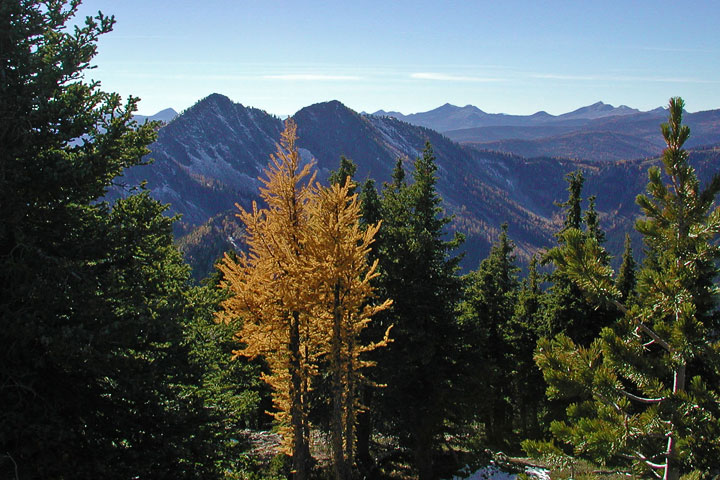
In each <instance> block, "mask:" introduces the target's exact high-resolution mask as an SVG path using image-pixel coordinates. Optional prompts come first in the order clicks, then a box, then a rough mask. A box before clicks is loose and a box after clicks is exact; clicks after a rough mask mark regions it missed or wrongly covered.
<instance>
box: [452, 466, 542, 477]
mask: <svg viewBox="0 0 720 480" xmlns="http://www.w3.org/2000/svg"><path fill="white" fill-rule="evenodd" d="M525 474H527V475H529V476H530V477H534V478H537V479H538V480H550V474H549V472H548V471H547V470H545V469H542V468H538V467H527V468H526V469H525ZM516 478H517V475H515V474H514V473H507V472H503V471H502V470H500V469H499V468H498V467H496V466H495V465H488V466H487V467H483V468H481V469H480V470H478V471H476V472H474V473H472V474H470V475H469V476H460V477H458V476H455V477H453V478H452V480H515V479H516Z"/></svg>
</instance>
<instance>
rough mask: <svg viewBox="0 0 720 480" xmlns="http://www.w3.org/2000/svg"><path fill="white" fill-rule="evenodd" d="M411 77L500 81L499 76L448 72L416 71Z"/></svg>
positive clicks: (458, 80) (442, 79)
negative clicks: (475, 75) (452, 73)
mask: <svg viewBox="0 0 720 480" xmlns="http://www.w3.org/2000/svg"><path fill="white" fill-rule="evenodd" d="M410 78H414V79H417V80H438V81H442V82H499V81H500V79H499V78H489V77H473V76H467V75H450V74H447V73H436V72H416V73H411V74H410Z"/></svg>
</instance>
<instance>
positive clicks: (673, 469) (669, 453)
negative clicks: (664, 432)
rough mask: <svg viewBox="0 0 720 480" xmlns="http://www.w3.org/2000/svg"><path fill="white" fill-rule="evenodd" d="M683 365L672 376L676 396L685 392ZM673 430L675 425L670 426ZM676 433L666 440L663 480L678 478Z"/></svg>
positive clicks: (684, 368) (684, 367)
mask: <svg viewBox="0 0 720 480" xmlns="http://www.w3.org/2000/svg"><path fill="white" fill-rule="evenodd" d="M685 370H686V366H685V364H682V365H680V366H679V367H678V368H677V370H675V374H674V375H673V393H674V394H677V393H679V392H681V391H683V390H685ZM671 428H673V430H675V425H672V427H671ZM676 435H677V434H676V432H675V431H673V432H671V434H670V437H669V438H668V443H667V450H666V451H665V455H666V460H665V475H664V476H663V480H678V479H679V478H680V465H679V464H678V459H677V438H676Z"/></svg>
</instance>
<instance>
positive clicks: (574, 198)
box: [556, 170, 585, 238]
mask: <svg viewBox="0 0 720 480" xmlns="http://www.w3.org/2000/svg"><path fill="white" fill-rule="evenodd" d="M565 179H566V180H567V182H568V187H567V192H568V199H567V200H566V201H565V202H562V203H557V204H556V205H557V206H558V207H562V208H563V211H564V212H565V217H564V220H563V228H562V230H560V232H559V233H558V238H560V237H559V236H560V235H561V234H562V233H563V232H564V231H566V230H568V229H570V228H577V229H580V228H581V226H582V223H583V218H582V197H581V195H582V189H583V185H584V184H585V176H584V175H583V173H582V170H578V171H576V172H572V173H568V174H567V175H566V176H565Z"/></svg>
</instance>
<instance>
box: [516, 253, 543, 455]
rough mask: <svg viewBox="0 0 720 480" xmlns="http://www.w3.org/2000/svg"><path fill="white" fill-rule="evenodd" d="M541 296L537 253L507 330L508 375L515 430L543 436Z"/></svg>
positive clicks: (524, 433)
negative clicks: (538, 358) (538, 352)
mask: <svg viewBox="0 0 720 480" xmlns="http://www.w3.org/2000/svg"><path fill="white" fill-rule="evenodd" d="M541 299H542V291H541V290H540V277H539V275H538V271H537V257H534V256H533V258H532V260H531V261H530V266H529V269H528V276H527V277H526V278H525V280H524V281H523V283H522V286H521V288H520V291H519V293H518V295H517V299H516V302H515V309H514V312H513V316H512V320H511V322H510V324H509V326H508V332H507V334H506V337H507V343H508V345H509V346H510V352H511V362H510V364H509V365H510V368H509V369H508V371H507V372H506V375H508V376H509V378H510V382H511V387H512V391H511V394H510V399H511V402H512V405H513V409H514V412H515V419H516V424H515V429H514V430H515V431H516V432H517V433H518V434H519V437H520V438H522V439H527V438H540V437H542V436H543V433H544V432H543V426H542V424H541V419H542V417H543V415H544V412H545V410H546V408H547V406H546V405H545V402H544V400H543V399H544V395H543V393H544V391H545V389H546V384H545V381H544V380H543V378H542V373H541V372H540V370H539V369H538V368H537V366H536V365H535V361H534V359H533V352H534V350H535V347H536V345H537V342H538V340H539V339H540V338H541V336H542V333H543V319H542V311H541V307H542V303H541ZM516 445H517V444H515V445H513V446H516Z"/></svg>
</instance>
